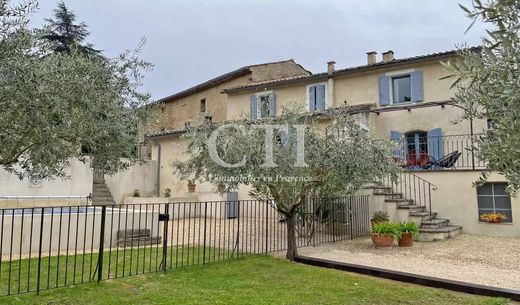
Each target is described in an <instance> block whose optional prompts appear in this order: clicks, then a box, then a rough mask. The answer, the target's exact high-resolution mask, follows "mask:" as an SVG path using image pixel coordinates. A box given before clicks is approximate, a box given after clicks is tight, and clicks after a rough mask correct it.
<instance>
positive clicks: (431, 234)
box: [417, 226, 462, 242]
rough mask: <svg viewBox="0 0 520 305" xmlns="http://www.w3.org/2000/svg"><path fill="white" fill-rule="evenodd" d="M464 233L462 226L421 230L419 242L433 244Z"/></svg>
mask: <svg viewBox="0 0 520 305" xmlns="http://www.w3.org/2000/svg"><path fill="white" fill-rule="evenodd" d="M461 232H462V227H461V226H446V227H442V228H437V229H426V228H420V229H419V236H418V238H417V240H418V241H422V242H431V241H436V240H445V239H448V238H452V237H455V236H457V235H459V234H460V233H461Z"/></svg>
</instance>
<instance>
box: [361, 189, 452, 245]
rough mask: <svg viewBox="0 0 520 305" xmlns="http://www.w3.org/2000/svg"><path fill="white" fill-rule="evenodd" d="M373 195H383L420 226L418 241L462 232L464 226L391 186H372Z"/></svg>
mask: <svg viewBox="0 0 520 305" xmlns="http://www.w3.org/2000/svg"><path fill="white" fill-rule="evenodd" d="M370 188H371V189H373V195H374V196H376V197H383V198H384V202H385V203H386V204H395V208H396V209H397V213H401V214H402V213H403V212H404V213H405V214H406V216H407V218H408V221H413V222H415V223H417V225H418V226H419V237H418V238H417V240H418V241H424V242H430V241H435V240H444V239H448V238H451V237H454V236H456V235H458V234H460V233H461V231H462V227H461V226H456V225H452V224H450V220H449V219H447V218H440V217H437V213H436V212H433V211H432V212H431V213H430V212H429V211H427V210H426V207H424V206H419V205H417V204H416V202H414V200H412V199H408V198H404V196H403V194H402V193H396V192H393V191H392V188H391V187H384V186H371V187H370Z"/></svg>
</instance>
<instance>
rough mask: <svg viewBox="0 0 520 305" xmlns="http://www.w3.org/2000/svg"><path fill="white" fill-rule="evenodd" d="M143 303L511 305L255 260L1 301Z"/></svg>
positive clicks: (12, 304) (263, 258)
mask: <svg viewBox="0 0 520 305" xmlns="http://www.w3.org/2000/svg"><path fill="white" fill-rule="evenodd" d="M1 304H9V305H21V304H36V305H38V304H41V305H43V304H67V305H84V304H88V305H96V304H99V305H101V304H103V305H111V304H113V305H115V304H125V305H132V304H136V305H142V304H188V305H189V304H192V305H195V304H197V305H199V304H226V305H234V304H254V305H262V304H277V305H285V304H287V305H289V304H302V305H306V304H307V305H311V304H312V305H319V304H324V305H325V304H327V305H334V304H436V305H443V304H446V305H447V304H450V305H452V304H471V305H473V304H477V305H478V304H482V305H484V304H507V301H506V300H503V299H495V298H486V297H476V296H472V295H466V294H460V293H455V292H450V291H447V290H442V289H434V288H426V287H421V286H416V285H409V284H404V283H398V282H392V281H388V280H382V279H376V278H371V277H367V276H360V275H353V274H349V273H346V272H342V271H337V270H330V269H321V268H318V267H311V266H304V265H300V264H296V263H291V262H287V261H284V260H280V259H276V258H273V257H269V256H254V257H249V258H245V259H238V260H232V261H225V262H216V263H212V264H209V265H206V266H205V267H204V266H194V267H190V268H178V269H174V270H170V271H168V272H166V273H162V272H160V273H154V274H148V275H138V276H134V277H128V278H123V279H116V280H108V281H103V282H101V283H100V284H97V283H90V284H84V285H78V286H73V287H66V288H59V289H55V290H46V291H43V292H42V293H41V294H40V295H39V296H37V295H35V294H24V295H19V296H9V297H0V305H1Z"/></svg>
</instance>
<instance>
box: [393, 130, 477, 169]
mask: <svg viewBox="0 0 520 305" xmlns="http://www.w3.org/2000/svg"><path fill="white" fill-rule="evenodd" d="M482 136H483V135H482V134H475V135H469V134H461V135H444V136H424V137H418V139H417V138H415V139H414V138H411V139H407V138H401V139H398V140H397V139H394V140H393V141H394V142H396V143H397V146H398V148H397V149H396V150H395V152H394V156H395V158H396V160H397V161H398V162H399V163H400V165H401V167H403V168H404V169H406V170H412V171H417V170H435V171H439V170H460V169H464V170H482V169H485V168H486V162H484V161H482V160H479V159H478V158H477V151H478V149H479V142H480V141H479V140H480V138H481V137H482Z"/></svg>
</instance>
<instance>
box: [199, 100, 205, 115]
mask: <svg viewBox="0 0 520 305" xmlns="http://www.w3.org/2000/svg"><path fill="white" fill-rule="evenodd" d="M200 112H206V99H205V98H203V99H201V100H200Z"/></svg>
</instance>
